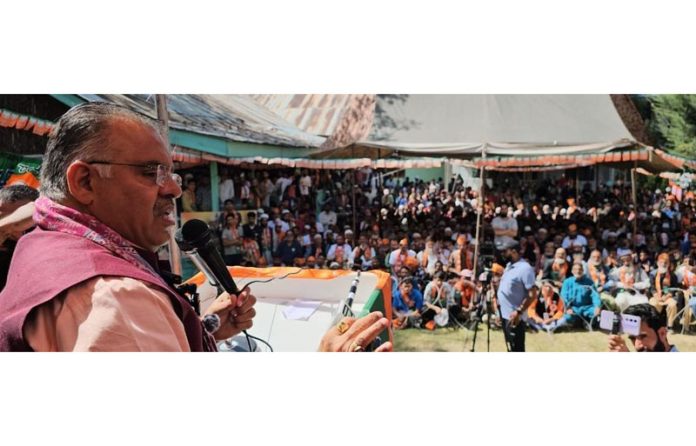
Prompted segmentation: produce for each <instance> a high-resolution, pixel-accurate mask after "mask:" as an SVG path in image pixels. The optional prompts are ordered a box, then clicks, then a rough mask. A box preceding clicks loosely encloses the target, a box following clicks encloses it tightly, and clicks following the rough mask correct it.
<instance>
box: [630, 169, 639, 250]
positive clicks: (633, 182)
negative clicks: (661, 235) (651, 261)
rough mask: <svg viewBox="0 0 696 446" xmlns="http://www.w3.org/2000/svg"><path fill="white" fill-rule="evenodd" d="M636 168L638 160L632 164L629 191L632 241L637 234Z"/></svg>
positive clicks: (634, 240)
mask: <svg viewBox="0 0 696 446" xmlns="http://www.w3.org/2000/svg"><path fill="white" fill-rule="evenodd" d="M637 168H638V161H635V162H634V164H633V169H631V193H632V195H633V213H634V216H633V243H635V242H636V235H637V234H638V200H637V198H636V169H637Z"/></svg>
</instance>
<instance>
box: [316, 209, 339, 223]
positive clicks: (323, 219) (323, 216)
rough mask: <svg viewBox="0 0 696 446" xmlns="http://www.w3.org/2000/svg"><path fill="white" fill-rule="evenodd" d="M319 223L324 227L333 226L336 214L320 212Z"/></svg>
mask: <svg viewBox="0 0 696 446" xmlns="http://www.w3.org/2000/svg"><path fill="white" fill-rule="evenodd" d="M319 223H321V224H322V225H324V226H329V225H335V224H336V213H335V212H334V211H330V212H325V211H321V213H320V214H319Z"/></svg>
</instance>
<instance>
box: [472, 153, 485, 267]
mask: <svg viewBox="0 0 696 446" xmlns="http://www.w3.org/2000/svg"><path fill="white" fill-rule="evenodd" d="M481 159H483V160H485V159H486V146H485V145H484V147H483V148H482V149H481ZM480 170H481V175H479V176H480V177H481V188H480V189H479V199H478V203H477V208H478V209H476V239H475V240H476V246H474V271H473V274H472V276H473V277H472V279H473V280H472V281H476V280H477V278H478V275H477V273H478V258H479V248H480V246H481V219H482V214H483V203H484V201H483V194H484V189H483V188H484V187H485V186H484V185H485V181H486V179H485V176H486V166H481V169H480Z"/></svg>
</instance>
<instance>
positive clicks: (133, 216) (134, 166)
mask: <svg viewBox="0 0 696 446" xmlns="http://www.w3.org/2000/svg"><path fill="white" fill-rule="evenodd" d="M172 170H173V161H172V157H171V154H170V153H169V150H168V148H167V146H166V144H165V142H164V141H163V140H162V138H161V136H160V133H159V131H158V123H157V122H156V121H153V120H152V119H150V118H149V117H147V116H144V115H141V114H139V113H136V112H133V111H131V110H129V109H127V108H125V107H121V106H117V105H114V104H107V103H86V104H81V105H78V106H76V107H73V108H72V109H70V110H68V112H67V113H65V114H64V115H63V116H62V117H61V118H60V120H59V121H58V123H57V125H56V127H55V129H54V130H53V131H52V132H51V135H50V137H49V140H48V145H47V148H46V154H45V157H44V161H43V164H42V168H41V191H40V192H41V195H40V197H39V199H38V200H37V201H36V203H35V211H34V222H35V223H36V229H35V230H34V231H32V232H31V233H30V234H28V235H26V236H24V237H22V238H21V239H20V241H19V243H18V244H17V248H16V251H15V254H14V257H13V258H12V263H11V265H10V270H9V273H8V280H7V286H6V287H5V289H4V290H3V292H2V293H1V294H0V351H215V350H217V348H216V344H215V341H216V340H221V339H226V338H229V337H231V336H234V335H235V334H238V333H239V332H241V331H242V330H246V329H248V328H250V327H251V326H252V319H253V317H254V316H255V310H254V304H255V302H256V299H255V298H254V296H252V295H251V294H250V292H249V290H248V289H247V291H245V292H244V293H241V294H240V295H236V296H235V295H230V294H227V293H223V294H222V295H220V296H219V297H218V298H217V299H216V300H215V302H213V303H212V304H211V306H210V308H209V309H208V311H209V312H212V313H215V314H217V315H218V317H219V319H220V328H218V329H217V330H214V333H209V332H208V331H206V328H205V327H204V326H203V324H202V321H201V319H200V318H199V316H198V315H197V314H196V312H195V311H194V309H193V307H192V306H191V305H190V304H189V302H188V301H187V300H186V299H185V298H183V297H182V296H180V295H179V293H178V292H177V291H176V290H175V289H174V288H173V287H172V286H171V284H169V283H168V282H167V281H166V280H165V277H166V274H164V272H163V271H161V270H160V265H159V263H158V261H157V254H156V252H157V250H158V249H159V248H160V247H161V246H162V245H164V244H165V243H166V242H167V241H168V240H169V238H170V236H171V232H172V230H173V229H174V226H175V224H176V216H175V215H174V200H175V199H176V198H177V197H179V196H181V193H182V192H181V178H180V177H179V176H178V175H177V174H176V173H173V171H172ZM387 325H388V320H387V319H386V318H383V317H382V315H381V314H380V313H372V314H370V315H368V316H365V317H364V318H362V319H360V320H358V321H356V320H353V319H349V320H346V321H343V323H342V325H341V326H340V327H334V328H333V329H331V330H329V332H328V333H327V334H326V335H325V337H324V340H323V341H322V347H321V348H322V349H324V350H340V351H361V350H363V347H366V346H367V344H369V343H370V342H371V341H372V339H374V336H376V334H377V333H378V332H379V331H381V330H383V329H384V328H386V326H387ZM380 348H381V349H382V350H388V349H391V344H390V343H385V344H383V345H382V346H380Z"/></svg>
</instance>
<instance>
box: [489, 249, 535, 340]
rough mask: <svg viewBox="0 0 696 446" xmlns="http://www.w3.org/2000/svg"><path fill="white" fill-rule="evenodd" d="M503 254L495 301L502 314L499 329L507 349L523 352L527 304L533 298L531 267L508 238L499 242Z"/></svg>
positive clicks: (533, 284)
mask: <svg viewBox="0 0 696 446" xmlns="http://www.w3.org/2000/svg"><path fill="white" fill-rule="evenodd" d="M503 248H504V249H503V256H504V257H505V260H506V261H507V262H508V263H507V266H506V267H505V272H504V273H503V277H502V279H501V280H500V286H499V288H498V302H499V305H500V312H501V314H502V317H503V333H504V335H505V342H506V343H509V348H510V351H513V352H523V351H525V348H524V335H525V329H526V323H525V322H524V319H523V318H524V315H525V314H526V310H527V307H529V305H531V303H532V302H533V301H534V299H535V298H536V293H537V289H536V285H535V283H534V281H535V278H534V268H532V267H531V265H529V263H527V261H526V260H524V259H522V258H520V251H519V244H518V242H517V241H515V240H509V241H507V242H506V244H505V246H503Z"/></svg>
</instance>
